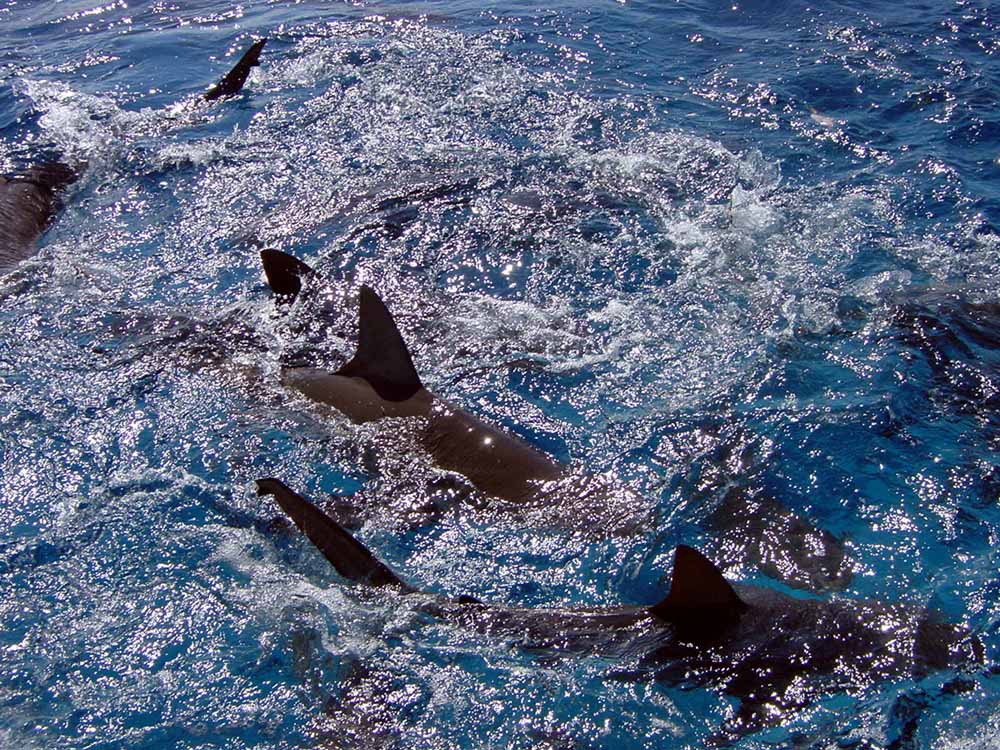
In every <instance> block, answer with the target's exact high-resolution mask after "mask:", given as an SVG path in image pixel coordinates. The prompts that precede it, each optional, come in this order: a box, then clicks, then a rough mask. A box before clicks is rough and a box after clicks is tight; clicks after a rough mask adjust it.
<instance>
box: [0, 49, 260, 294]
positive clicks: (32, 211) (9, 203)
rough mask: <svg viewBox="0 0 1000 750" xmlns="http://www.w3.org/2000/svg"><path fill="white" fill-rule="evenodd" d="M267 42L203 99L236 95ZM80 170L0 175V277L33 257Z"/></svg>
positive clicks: (49, 167)
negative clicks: (63, 196)
mask: <svg viewBox="0 0 1000 750" xmlns="http://www.w3.org/2000/svg"><path fill="white" fill-rule="evenodd" d="M266 43H267V39H266V38H265V39H261V40H259V41H257V42H255V43H254V44H253V46H251V47H250V49H249V50H247V52H246V53H245V54H244V55H243V57H242V58H240V61H239V62H238V63H236V65H235V66H234V67H233V68H232V70H230V71H229V72H228V73H227V74H226V75H225V76H224V77H223V78H222V80H220V81H219V82H218V83H217V84H216V85H214V86H213V87H212V88H211V89H209V91H208V92H206V93H205V95H204V97H203V99H204V100H206V101H214V100H215V99H219V98H221V97H224V96H233V95H235V94H237V93H239V91H240V90H241V89H242V88H243V84H244V83H246V79H247V76H248V75H249V73H250V68H251V67H253V66H255V65H260V53H261V50H262V49H263V48H264V45H265V44H266ZM82 170H83V166H82V165H78V166H75V167H73V166H70V165H67V164H63V163H62V162H59V161H50V162H44V163H41V164H37V165H34V166H32V167H29V168H28V169H26V170H24V171H23V172H20V173H19V174H16V175H13V176H9V177H4V176H0V276H2V275H4V274H6V273H8V272H9V271H11V270H13V269H14V268H15V267H16V266H17V265H18V264H19V263H21V262H22V261H24V260H27V259H28V258H30V257H31V256H32V255H34V254H35V252H36V249H37V247H38V240H39V239H40V238H41V236H42V234H43V233H44V232H45V230H46V229H47V228H48V226H49V224H51V223H52V220H53V218H54V217H55V215H56V213H58V211H59V209H60V208H61V206H62V195H63V193H64V191H65V189H66V188H67V187H68V186H69V185H71V184H72V183H74V182H76V180H77V179H78V178H79V176H80V174H81V172H82Z"/></svg>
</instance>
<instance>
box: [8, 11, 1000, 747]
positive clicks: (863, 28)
mask: <svg viewBox="0 0 1000 750" xmlns="http://www.w3.org/2000/svg"><path fill="white" fill-rule="evenodd" d="M998 14H1000V9H998V8H997V6H996V5H995V4H993V5H991V4H990V3H988V2H983V1H972V0H969V1H960V2H954V3H946V2H921V3H878V2H876V3H872V2H866V3H861V2H837V3H810V4H807V3H802V2H766V3H765V2H740V1H737V2H728V3H709V2H676V3H674V2H671V3H668V2H644V1H642V2H640V1H633V0H621V1H620V2H611V1H610V0H608V1H606V2H605V1H598V0H587V1H586V2H571V1H569V0H564V1H562V2H552V3H547V4H545V5H540V4H537V3H528V2H517V3H507V4H504V5H503V6H502V7H497V6H493V5H491V4H487V3H484V2H481V1H478V0H477V1H475V2H472V1H464V2H412V3H397V4H381V3H375V2H352V3H325V4H324V3H310V2H302V3H296V4H289V3H280V2H274V3H246V4H243V5H239V6H232V7H231V6H226V5H222V4H210V3H171V2H129V3H126V2H123V1H122V0H119V1H118V2H108V3H106V4H103V5H99V4H95V3H90V2H69V1H67V2H15V1H13V0H0V171H2V172H6V173H11V172H15V171H17V170H18V169H23V168H25V167H26V166H27V165H28V164H30V163H34V162H38V161H41V160H44V159H46V158H53V157H59V158H62V159H64V160H66V161H68V162H69V163H72V164H74V165H86V169H85V171H84V172H83V177H82V179H81V180H80V182H79V183H78V184H77V185H76V186H75V187H74V188H73V189H72V190H71V191H70V193H69V195H68V196H67V198H66V206H65V209H64V211H63V212H62V213H61V215H60V216H59V217H58V219H57V221H56V222H55V223H54V225H53V226H52V227H51V228H50V230H49V231H48V232H47V233H46V235H45V236H44V238H43V240H42V243H41V249H40V252H39V254H38V256H37V257H36V258H34V259H32V260H30V261H28V262H27V263H25V264H24V265H23V266H22V267H21V268H20V269H18V270H17V271H16V272H15V273H14V274H13V275H11V276H8V277H6V278H4V279H0V591H2V597H0V745H2V746H4V747H11V748H34V747H39V748H41V747H45V748H49V747H65V748H168V747H170V748H173V747H183V748H208V747H234V748H235V747H240V748H243V747H260V748H265V747H268V748H269V747H289V748H291V747H314V746H328V747H389V746H399V747H408V748H409V747H413V748H485V747H551V748H592V747H600V748H673V747H677V748H681V747H691V748H696V747H702V746H703V744H704V742H705V741H706V740H707V739H708V738H709V737H711V736H712V735H713V734H714V733H715V732H716V731H717V730H718V729H719V727H720V726H722V725H723V724H724V722H725V721H726V719H727V718H728V717H729V716H731V714H732V712H733V710H734V707H735V703H734V702H733V701H732V700H731V699H728V698H726V697H725V696H724V695H722V694H720V693H719V692H718V691H715V690H713V689H712V688H710V687H709V688H705V689H693V690H680V689H678V688H672V687H669V686H666V685H663V684H660V683H656V682H655V681H653V680H652V679H651V678H645V679H643V678H639V679H633V680H626V679H622V678H621V677H620V675H621V673H622V671H623V670H625V669H626V668H627V667H628V666H629V665H624V666H623V665H621V664H615V663H612V662H610V661H607V660H602V659H599V658H587V657H573V658H565V659H552V658H544V657H540V656H539V655H536V654H530V653H525V652H524V651H522V650H519V649H517V648H512V647H511V645H510V644H509V643H505V642H503V641H502V640H498V639H491V638H487V637H485V636H481V635H477V634H475V633H470V632H467V631H463V630H461V629H460V628H458V627H455V626H452V625H448V624H445V623H440V622H435V621H433V620H428V619H427V618H426V617H424V616H422V615H420V614H418V613H417V612H415V611H413V610H412V609H411V608H409V607H408V606H407V605H406V603H405V602H404V601H401V600H400V599H399V598H398V597H394V596H392V595H388V594H387V595H365V594H363V593H359V592H358V591H357V590H356V589H354V588H351V587H349V586H346V585H345V584H344V582H343V581H342V580H341V579H340V578H338V576H337V575H336V574H335V573H334V572H333V571H332V570H331V569H330V568H329V566H328V565H327V564H326V562H325V561H324V560H323V559H322V558H321V557H320V556H319V555H318V554H317V553H316V552H315V551H314V550H312V549H311V548H310V547H309V546H308V544H307V543H305V542H303V541H302V540H301V539H299V538H298V537H297V536H295V535H294V534H290V533H289V532H288V531H287V530H283V529H281V528H280V527H279V526H277V525H275V524H273V523H270V521H271V519H273V518H275V517H277V516H278V511H277V508H276V507H275V506H273V504H271V503H270V501H268V500H260V499H258V498H257V497H256V495H255V493H254V491H253V480H254V479H255V478H257V477H260V476H269V475H274V476H280V477H282V478H283V479H285V481H287V482H288V483H289V484H291V485H292V486H294V487H296V488H298V489H300V490H301V491H303V492H306V493H308V494H311V495H314V496H317V497H320V496H324V495H327V494H339V495H349V494H353V493H355V492H359V493H361V496H362V497H364V498H366V502H370V503H372V504H373V505H380V506H382V507H384V510H383V512H380V513H373V514H371V515H370V516H369V517H368V518H367V521H366V523H365V525H364V526H363V527H362V529H361V530H360V531H359V536H360V537H361V538H363V539H364V540H365V542H366V543H368V544H369V545H370V546H371V547H372V548H373V549H375V550H376V551H377V552H378V554H379V555H381V556H382V557H383V558H384V559H385V560H386V561H387V562H389V563H390V564H391V565H392V566H393V567H394V568H396V569H397V570H398V571H399V572H400V573H401V574H402V575H403V576H404V577H406V578H407V579H408V580H410V581H411V582H413V583H415V584H417V585H419V586H421V587H423V588H426V589H429V590H433V591H438V592H443V593H447V594H450V595H457V594H459V593H470V594H473V595H475V596H477V597H479V598H481V599H483V600H488V601H496V602H505V603H508V604H515V605H525V606H546V605H549V606H552V605H563V606H572V605H574V604H575V605H583V604H586V605H611V604H616V603H619V602H632V603H645V602H651V601H654V600H656V599H657V598H658V597H659V596H661V595H662V594H663V593H664V591H665V588H666V586H667V581H668V580H669V579H668V578H667V574H668V572H669V566H670V561H671V555H672V550H673V549H674V547H675V546H676V545H677V544H678V543H687V544H691V545H694V546H697V547H699V548H701V549H703V550H705V551H706V552H709V553H710V554H715V555H717V556H718V555H721V554H722V552H721V550H722V549H723V548H724V547H726V546H727V545H728V546H729V547H731V548H734V549H735V550H736V553H735V556H734V557H733V558H732V559H731V560H728V561H727V562H726V565H725V570H726V574H727V575H728V576H729V577H730V578H732V579H734V580H742V581H749V582H754V583H758V584H761V585H768V586H774V587H775V588H779V589H781V590H783V591H790V592H793V593H795V594H796V595H807V594H804V593H802V592H801V591H800V590H799V589H795V588H793V587H791V586H789V585H788V581H784V582H782V581H780V580H777V577H776V574H775V573H774V571H771V572H770V573H769V572H768V571H767V570H765V569H762V566H760V565H759V564H758V562H759V561H758V559H757V557H759V555H760V553H759V552H755V550H765V551H766V550H767V549H769V548H770V546H771V545H774V546H776V547H780V545H781V543H782V541H783V540H781V539H776V538H772V537H768V536H767V535H765V536H764V538H755V537H754V536H753V532H752V531H751V530H748V524H746V523H743V522H742V521H743V520H745V519H741V517H740V515H739V514H738V513H737V514H736V517H735V518H734V519H732V518H731V519H730V520H729V522H728V523H723V524H722V526H721V527H720V524H719V523H718V522H717V521H713V520H712V519H713V518H714V516H713V509H714V508H715V507H716V506H717V505H718V503H719V500H720V498H721V496H722V495H723V494H724V493H725V491H726V488H729V487H738V488H740V489H741V491H742V495H741V497H744V498H745V499H747V502H748V503H749V504H748V505H747V507H748V508H749V507H754V506H753V502H754V501H762V500H764V499H774V500H776V501H777V502H779V503H780V504H781V505H782V506H783V507H785V508H787V509H789V510H790V511H792V512H795V513H797V514H799V515H800V516H802V517H803V518H807V519H809V522H810V523H811V524H814V525H815V526H816V527H818V528H822V529H827V530H829V531H830V532H832V533H834V534H836V535H837V536H838V537H842V538H843V539H845V540H846V541H845V545H846V550H847V559H848V564H849V566H850V569H851V571H852V573H853V578H852V579H851V581H850V583H849V585H848V586H847V588H846V590H844V591H840V592H833V593H831V592H820V593H819V594H818V595H819V596H822V597H827V596H838V597H847V598H865V597H867V598H874V599H882V600H886V601H908V602H911V603H914V604H917V605H926V606H929V607H932V608H936V609H939V610H941V611H942V612H943V613H945V615H946V616H947V617H948V618H949V619H950V620H952V621H955V622H960V623H963V624H964V625H966V626H967V627H968V628H970V629H971V630H972V631H973V632H975V633H976V634H978V635H979V637H980V638H981V640H982V641H983V643H984V645H985V647H986V654H987V665H986V666H985V667H983V668H982V669H980V670H975V669H973V670H972V671H971V672H969V673H968V674H967V675H966V679H967V680H968V681H969V683H968V684H967V686H966V691H965V692H963V693H961V694H958V695H955V694H951V692H953V691H951V692H949V691H948V690H944V689H942V686H944V685H946V684H947V683H948V682H949V681H950V680H953V678H955V676H956V675H955V673H954V672H948V671H946V672H943V673H936V674H932V675H929V676H927V677H926V678H922V679H909V678H906V679H902V678H901V679H896V680H891V681H888V682H880V681H872V680H866V679H865V678H864V676H859V679H858V681H857V683H856V684H855V685H852V686H850V687H849V688H847V689H838V690H835V691H833V692H832V693H830V694H827V695H826V697H823V698H820V699H817V700H815V701H814V702H812V703H811V704H810V705H809V706H807V707H804V708H801V709H797V710H792V711H789V712H787V714H786V715H785V716H783V717H782V719H781V720H780V721H778V722H776V724H777V726H775V727H774V728H772V729H768V730H766V731H763V732H760V733H757V734H754V735H750V736H746V737H743V738H742V740H740V741H739V742H738V743H737V744H738V745H739V746H740V747H746V748H754V747H787V746H793V745H794V746H796V747H810V748H882V747H886V748H889V747H892V748H990V747H996V746H997V744H1000V682H998V678H997V677H995V676H991V672H990V669H991V667H992V666H994V665H995V663H996V662H995V659H996V655H997V654H998V652H1000V651H998V649H1000V581H998V570H1000V558H998V556H997V553H996V552H995V549H996V547H997V543H998V539H1000V507H998V500H1000V468H998V462H997V459H996V449H997V448H998V447H1000V418H998V412H997V409H998V407H1000V396H998V394H1000V354H998V352H997V349H996V344H997V342H998V341H1000V297H998V295H1000V275H998V272H997V268H998V260H1000V235H998V231H1000V230H998V225H1000V187H998V185H1000V180H998V178H1000V109H998V107H997V97H998V92H1000V59H998V57H1000V17H998ZM261 36H267V37H269V39H270V41H269V42H268V45H267V46H266V48H265V50H264V54H263V65H262V66H261V67H260V68H258V69H256V70H255V71H254V74H253V76H252V77H251V79H250V81H249V82H248V84H247V87H246V89H245V90H244V93H243V94H242V95H241V96H239V97H237V98H236V99H234V100H232V101H229V102H224V103H221V104H220V105H218V106H215V107H197V106H193V105H192V102H193V101H194V100H195V99H196V98H197V96H198V94H199V93H200V92H202V91H204V90H205V89H206V88H207V87H208V86H209V85H210V84H211V83H213V82H214V81H216V80H217V79H218V78H219V77H220V76H221V75H222V74H223V73H224V72H225V71H226V70H227V69H228V67H229V66H230V65H232V64H233V62H235V60H236V59H237V57H238V55H239V54H240V52H241V51H242V50H243V49H244V48H246V47H247V46H248V45H249V44H250V43H251V42H252V41H253V40H254V39H256V38H259V37H261ZM261 247H277V248H280V249H283V250H286V251H288V252H293V253H295V254H296V255H298V256H299V257H302V258H305V259H307V260H308V261H309V262H310V263H311V264H313V265H314V266H315V267H316V268H317V270H318V271H319V272H320V274H321V275H322V276H323V277H324V278H326V279H329V280H330V281H331V282H334V281H335V280H340V279H345V278H353V279H358V280H362V281H367V282H368V283H370V284H372V285H374V286H375V287H377V288H378V289H379V291H380V292H381V293H382V294H383V296H384V298H385V299H386V301H387V303H388V304H389V306H390V307H391V309H392V310H393V311H394V312H395V313H396V314H397V317H398V318H399V320H400V324H401V327H402V328H403V330H404V333H405V334H406V336H407V338H408V340H409V342H410V344H411V348H412V350H413V355H414V359H415V361H416V363H417V367H418V369H419V370H420V372H421V376H422V378H423V380H424V382H425V383H426V384H427V385H428V386H429V387H431V388H432V389H433V390H434V391H435V392H437V393H439V394H441V395H444V396H446V397H448V398H450V399H452V400H453V401H455V402H457V403H460V404H462V405H464V406H465V407H466V408H468V409H470V410H471V411H473V412H475V413H476V414H478V415H480V416H482V417H484V418H487V419H489V420H491V421H493V422H495V423H498V424H501V425H503V426H505V427H506V428H508V429H510V430H511V431H513V432H516V433H517V434H519V435H521V436H523V437H525V438H527V439H528V440H530V441H531V442H533V443H534V444H536V445H539V446H541V447H543V448H544V449H546V450H547V451H549V452H550V453H552V454H553V455H555V456H557V457H559V458H561V459H563V460H567V461H571V462H573V463H574V464H579V465H580V466H586V467H587V468H588V469H589V470H591V471H595V472H608V473H609V474H610V475H612V476H614V477H617V478H619V479H620V480H621V481H622V482H624V483H626V484H627V485H628V486H629V487H631V488H632V489H633V490H635V491H637V492H640V493H642V494H643V495H644V496H646V497H648V498H651V499H652V501H653V502H654V503H655V505H656V508H657V513H656V516H655V523H654V525H653V527H652V529H651V530H650V531H649V532H648V533H645V534H640V535H638V536H636V537H633V538H629V539H624V540H623V539H618V538H616V539H611V540H608V539H593V538H587V537H585V536H581V535H566V534H563V533H560V532H558V531H552V530H546V529H540V528H533V527H530V526H529V527H526V526H524V525H520V524H518V523H516V522H514V521H512V520H511V519H509V518H502V517H494V516H491V515H490V514H489V513H488V512H480V511H474V510H473V509H470V508H463V507H459V508H457V509H453V511H452V512H447V513H444V514H443V515H442V516H441V517H440V518H438V519H436V520H435V521H434V522H433V523H426V524H413V523H409V522H405V521H403V520H401V519H402V518H404V517H405V515H406V514H405V511H406V508H407V507H408V506H409V505H419V504H420V502H421V501H422V493H423V492H424V491H425V490H426V482H425V480H426V479H427V477H428V475H429V474H431V475H433V471H432V470H431V469H430V468H429V467H427V466H426V465H419V464H420V460H419V459H418V458H415V457H413V456H410V455H407V454H405V453H403V454H402V455H397V454H394V453H393V452H392V451H384V452H383V453H378V451H377V450H376V451H375V452H376V453H377V454H378V455H376V456H375V457H374V458H373V457H372V456H371V455H370V454H371V450H369V449H370V447H371V445H372V444H374V445H375V446H376V448H377V447H378V446H379V445H380V444H381V443H382V442H384V441H385V439H386V435H385V434H382V433H380V432H378V430H368V429H364V428H355V427H352V426H350V425H349V424H346V423H344V422H343V421H342V420H337V419H332V418H329V417H328V416H324V415H320V414H318V413H317V412H316V411H314V410H312V409H310V408H309V407H308V406H307V405H306V404H305V403H303V402H302V401H300V400H296V399H294V398H292V397H290V396H289V395H288V394H287V393H285V392H284V391H283V389H282V388H281V385H280V383H279V380H278V372H279V366H280V362H281V361H282V359H283V358H285V357H287V355H288V354H289V352H294V351H295V350H296V349H297V348H308V347H310V346H311V347H312V348H313V349H316V348H317V342H316V339H317V335H315V331H313V332H312V333H310V331H309V330H308V326H306V330H305V331H303V329H302V328H301V327H299V328H296V327H295V326H289V325H287V323H286V321H285V320H284V319H283V316H282V315H281V314H280V313H279V312H278V311H277V310H276V308H275V306H274V303H273V302H272V301H271V299H270V296H269V294H268V292H267V289H266V286H265V284H264V282H263V278H262V275H261V272H260V268H259V261H258V257H257V251H258V250H259V249H260V248H261ZM346 314H347V316H348V317H350V311H347V313H346ZM320 344H321V346H319V347H318V348H319V349H320V350H321V352H320V355H318V356H325V357H328V358H329V359H330V361H331V362H334V361H337V358H338V357H340V358H341V359H340V361H342V358H343V356H344V355H349V353H350V350H351V342H350V340H349V337H336V336H335V337H332V338H330V339H329V340H326V341H321V342H320ZM751 525H752V524H751ZM712 550H715V553H712V552H711V551H712ZM331 707H335V708H336V707H339V710H340V714H339V715H338V714H337V712H336V710H333V709H331ZM324 709H327V711H326V712H324ZM352 722H353V724H352V726H354V727H355V728H354V730H352V731H353V734H351V733H348V732H346V730H344V729H343V726H344V725H345V724H348V723H352ZM331 725H332V728H331Z"/></svg>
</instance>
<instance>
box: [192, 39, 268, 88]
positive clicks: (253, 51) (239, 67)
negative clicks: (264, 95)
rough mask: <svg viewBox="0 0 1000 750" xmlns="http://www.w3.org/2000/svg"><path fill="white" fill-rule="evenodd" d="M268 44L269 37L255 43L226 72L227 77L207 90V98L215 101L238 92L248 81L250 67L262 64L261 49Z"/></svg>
mask: <svg viewBox="0 0 1000 750" xmlns="http://www.w3.org/2000/svg"><path fill="white" fill-rule="evenodd" d="M265 44H267V37H265V38H264V39H260V40H258V41H256V42H254V43H253V45H252V46H251V47H250V49H248V50H247V51H246V52H244V53H243V57H241V58H240V61H239V62H238V63H236V65H234V66H233V68H232V70H230V71H229V72H228V73H226V75H225V77H223V79H222V80H221V81H219V82H218V83H217V84H215V85H214V86H212V88H210V89H209V90H208V91H206V92H205V99H206V100H207V101H213V100H215V99H219V98H220V97H223V96H233V95H234V94H238V93H239V92H240V90H241V89H242V88H243V84H244V83H246V80H247V76H249V75H250V68H253V67H256V66H258V65H260V51H261V50H262V49H264V45H265Z"/></svg>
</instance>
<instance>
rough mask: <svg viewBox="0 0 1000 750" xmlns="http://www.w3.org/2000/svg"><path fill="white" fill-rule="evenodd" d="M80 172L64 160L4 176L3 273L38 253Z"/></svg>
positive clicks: (0, 183) (0, 213)
mask: <svg viewBox="0 0 1000 750" xmlns="http://www.w3.org/2000/svg"><path fill="white" fill-rule="evenodd" d="M76 179H77V173H76V172H75V171H74V170H73V169H71V168H70V167H68V166H66V165H65V164H61V163H60V162H57V161H56V162H47V163H43V164H38V165H36V166H33V167H31V168H30V169H28V170H26V171H25V172H23V173H21V174H19V175H15V176H12V177H2V176H0V275H3V274H6V273H7V272H8V271H11V270H12V269H13V268H14V267H15V266H17V264H18V263H20V262H21V261H22V260H25V259H27V258H30V257H31V256H32V255H34V253H35V247H36V244H37V243H38V239H39V237H41V236H42V233H43V232H44V231H45V230H46V228H48V226H49V223H50V222H51V221H52V218H53V217H54V216H55V215H56V213H57V212H58V211H59V208H60V206H61V200H60V195H61V193H62V191H63V190H64V189H65V188H66V187H67V186H68V185H70V184H72V183H73V182H75V181H76Z"/></svg>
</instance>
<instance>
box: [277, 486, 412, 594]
mask: <svg viewBox="0 0 1000 750" xmlns="http://www.w3.org/2000/svg"><path fill="white" fill-rule="evenodd" d="M257 494H258V495H259V496H262V497H263V496H264V495H272V496H274V499H275V500H277V501H278V505H280V506H281V509H282V510H283V511H285V513H287V514H288V515H289V516H290V517H291V519H292V520H293V521H294V522H295V525H296V526H298V527H299V529H300V530H301V531H302V533H303V534H305V535H306V536H307V537H308V538H309V541H310V542H312V543H313V544H315V545H316V547H317V548H318V549H319V551H320V552H322V553H323V557H325V558H326V559H327V560H329V561H330V563H331V564H332V565H333V567H335V568H336V569H337V572H338V573H340V574H341V575H342V576H344V578H347V579H349V580H351V581H357V582H358V583H365V584H368V585H369V586H390V585H391V586H399V587H400V588H402V589H403V590H405V591H414V589H413V587H412V586H409V585H407V584H405V583H403V582H402V581H401V580H399V578H398V577H397V576H396V574H395V573H393V572H392V571H391V570H389V568H388V567H386V566H385V565H384V564H383V563H382V562H380V561H379V560H378V559H376V557H375V556H374V555H373V554H372V553H371V552H369V551H368V548H367V547H365V546H364V545H363V544H362V543H361V542H359V541H358V540H357V539H355V538H354V537H353V536H351V535H350V534H349V533H348V532H347V531H346V530H345V529H344V528H343V527H342V526H341V525H340V524H339V523H337V522H336V521H334V520H333V519H332V518H330V517H329V516H328V515H326V514H325V513H324V512H323V511H321V510H320V509H319V508H317V507H316V506H315V505H313V504H312V503H311V502H310V501H309V500H307V499H306V498H304V497H302V495H299V494H297V493H295V492H294V491H292V490H291V489H290V488H289V487H288V485H286V484H285V483H284V482H282V481H281V480H280V479H258V480H257Z"/></svg>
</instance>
